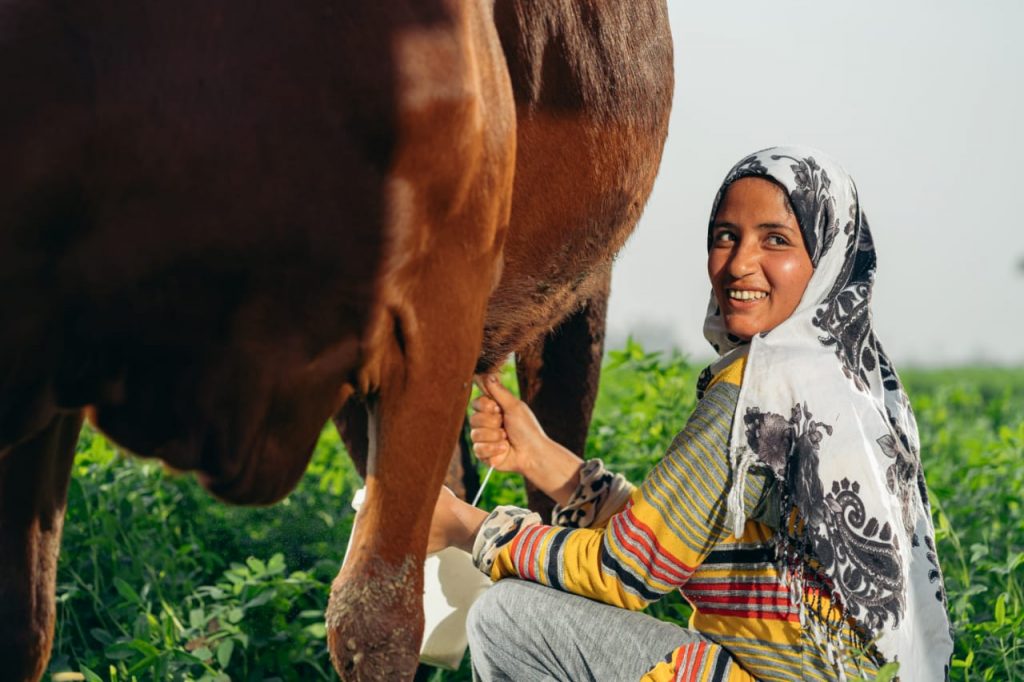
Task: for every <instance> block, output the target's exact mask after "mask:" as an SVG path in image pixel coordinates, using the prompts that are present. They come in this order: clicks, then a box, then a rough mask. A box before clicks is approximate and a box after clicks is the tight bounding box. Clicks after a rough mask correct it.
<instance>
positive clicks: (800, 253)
mask: <svg viewBox="0 0 1024 682" xmlns="http://www.w3.org/2000/svg"><path fill="white" fill-rule="evenodd" d="M813 271H814V268H813V267H812V266H811V259H810V257H809V256H808V255H807V249H806V248H805V247H804V238H803V235H802V234H801V233H800V226H799V224H798V223H797V220H796V216H794V215H793V212H792V209H791V208H790V205H789V200H788V199H787V198H786V195H785V193H784V192H783V190H782V189H781V188H780V187H779V186H777V185H776V184H774V183H773V182H770V181H768V180H764V179H761V178H743V179H741V180H737V181H736V182H734V183H732V184H731V185H730V186H729V189H728V190H727V192H726V194H725V197H723V199H722V202H721V204H720V206H719V208H718V213H717V214H716V215H715V220H714V222H713V224H712V241H711V250H710V251H709V253H708V275H709V276H710V277H711V286H712V289H713V290H714V292H715V298H716V299H717V301H718V304H719V307H720V308H721V310H722V314H723V315H724V316H725V324H726V328H727V329H728V330H729V331H730V332H732V333H733V334H735V335H736V336H739V337H741V338H743V339H749V338H750V337H752V336H753V335H755V334H758V333H760V332H764V331H769V330H771V329H774V328H775V327H776V326H777V325H778V324H780V323H781V322H783V321H784V320H785V319H786V318H788V317H789V316H790V315H791V314H792V313H793V311H794V310H796V307H797V305H798V304H799V303H800V298H801V297H802V296H803V293H804V289H806V288H807V282H808V281H810V279H811V273H812V272H813ZM730 292H757V293H755V294H751V293H747V294H739V295H741V296H751V295H757V296H760V295H761V294H764V295H763V296H762V297H761V298H759V299H757V300H753V299H751V300H736V299H735V298H732V297H730ZM478 384H479V386H480V388H481V389H482V390H483V393H484V395H482V396H480V397H479V398H477V399H476V400H474V401H473V415H472V416H471V417H470V420H469V421H470V425H471V426H472V431H471V434H470V436H471V438H472V441H473V450H474V452H475V453H476V456H477V458H478V459H479V460H480V461H481V462H483V463H484V464H487V465H490V466H493V467H494V468H495V469H497V470H498V471H510V472H515V473H520V474H522V475H524V476H526V478H528V479H529V480H530V481H531V482H533V484H534V485H536V486H537V487H538V488H539V489H540V490H542V491H543V492H544V493H545V494H547V495H548V496H549V497H551V498H552V499H554V500H555V501H556V502H558V503H559V504H564V503H565V502H566V501H568V499H569V496H570V495H571V494H572V492H573V491H574V490H575V489H576V487H577V486H578V485H579V471H580V467H581V466H582V465H583V460H581V459H580V458H579V457H577V456H576V455H575V454H574V453H573V452H571V451H569V450H567V449H566V448H564V447H562V446H561V445H559V444H558V443H556V442H555V441H553V440H551V438H549V437H548V436H547V434H545V433H544V430H543V429H542V428H541V426H540V424H539V423H538V422H537V419H536V418H535V417H534V415H533V412H531V411H530V408H529V406H528V405H527V404H526V403H524V402H522V401H521V400H519V399H518V398H517V397H516V396H515V395H513V394H512V393H511V392H510V391H509V390H508V389H506V388H505V387H504V386H502V385H501V382H500V380H499V379H498V376H497V375H489V376H486V377H479V378H478ZM486 518H487V512H485V511H483V510H482V509H477V508H476V507H472V506H470V505H469V504H467V503H465V502H463V501H462V500H460V499H459V498H457V497H455V495H454V494H452V492H451V491H450V490H448V489H447V488H445V489H443V490H442V491H441V495H440V498H439V499H438V502H437V506H436V507H435V509H434V520H433V523H432V524H431V528H430V540H429V544H428V551H432V552H433V551H437V550H439V549H442V548H444V547H448V546H455V547H459V548H461V549H464V550H466V551H470V550H471V549H472V546H473V540H474V538H475V537H476V534H477V531H478V530H479V528H480V526H481V524H482V523H483V522H484V520H485V519H486Z"/></svg>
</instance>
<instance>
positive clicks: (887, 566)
mask: <svg viewBox="0 0 1024 682" xmlns="http://www.w3.org/2000/svg"><path fill="white" fill-rule="evenodd" d="M825 509H826V510H827V511H826V513H825V514H824V518H825V533H819V530H818V529H812V530H811V532H812V546H813V548H814V554H815V556H816V557H817V559H818V561H820V562H821V565H822V566H823V567H824V568H825V570H826V572H827V573H828V575H831V576H833V579H834V580H835V582H836V584H837V586H838V587H839V588H840V593H841V594H842V595H843V597H844V599H845V605H846V608H847V610H848V611H847V612H848V614H849V615H851V616H853V617H854V618H856V619H857V620H858V621H860V622H861V623H863V624H864V625H866V626H867V627H868V628H869V629H870V630H871V631H873V632H878V631H880V630H882V629H883V628H885V627H892V628H895V627H896V626H897V625H899V623H900V620H901V619H902V618H903V613H904V612H905V611H906V608H907V604H906V601H905V597H904V595H905V588H906V585H905V580H906V578H905V576H904V575H903V568H902V566H901V565H900V558H899V539H898V536H897V535H896V534H895V533H893V529H892V528H891V527H890V525H889V523H888V522H886V523H882V524H879V522H878V520H877V519H875V518H874V517H868V516H867V515H866V514H865V512H864V501H863V500H862V499H861V497H860V484H859V483H857V482H856V481H850V480H849V479H847V478H844V479H843V480H841V481H833V482H832V490H831V491H830V492H829V493H828V494H827V495H826V496H825Z"/></svg>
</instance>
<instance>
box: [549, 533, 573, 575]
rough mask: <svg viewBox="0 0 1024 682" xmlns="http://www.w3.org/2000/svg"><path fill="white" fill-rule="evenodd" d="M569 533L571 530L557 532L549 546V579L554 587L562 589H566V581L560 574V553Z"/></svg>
mask: <svg viewBox="0 0 1024 682" xmlns="http://www.w3.org/2000/svg"><path fill="white" fill-rule="evenodd" d="M568 535H569V531H567V530H566V531H559V532H557V533H555V537H554V538H553V539H552V540H551V547H549V548H548V569H547V570H548V581H549V582H550V583H551V585H552V586H553V587H557V588H558V589H560V590H564V589H565V583H564V582H562V576H561V575H559V574H558V553H559V552H560V551H562V545H564V544H565V538H566V537H567V536H568Z"/></svg>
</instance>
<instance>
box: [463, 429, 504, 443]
mask: <svg viewBox="0 0 1024 682" xmlns="http://www.w3.org/2000/svg"><path fill="white" fill-rule="evenodd" d="M469 438H470V440H472V441H473V442H474V443H500V442H501V441H503V440H508V434H506V433H505V430H504V429H488V428H480V429H470V430H469Z"/></svg>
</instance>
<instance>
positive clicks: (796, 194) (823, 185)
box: [771, 154, 839, 267]
mask: <svg viewBox="0 0 1024 682" xmlns="http://www.w3.org/2000/svg"><path fill="white" fill-rule="evenodd" d="M771 158H772V160H774V161H778V160H780V159H789V160H790V161H792V162H793V164H792V165H791V166H790V170H792V171H793V178H794V182H795V183H796V187H795V188H794V189H792V190H791V191H790V192H789V202H790V203H791V204H792V205H793V211H794V212H795V213H796V218H797V221H798V222H799V223H800V228H801V229H800V231H801V232H802V233H803V237H804V242H805V243H806V245H807V253H808V254H810V256H811V263H812V264H813V265H814V266H815V267H817V266H818V262H819V261H821V257H822V256H824V255H825V252H826V251H828V250H829V249H830V248H831V247H832V242H834V241H835V238H836V236H837V235H838V234H839V218H838V217H837V216H836V214H835V213H836V200H835V197H833V196H832V192H830V191H829V189H830V188H831V186H832V181H831V180H830V179H829V177H828V173H827V172H826V171H825V170H824V169H823V168H822V167H821V166H819V165H818V162H817V161H815V160H814V157H813V156H808V157H805V158H802V159H800V158H796V157H794V156H787V155H785V154H772V157H771Z"/></svg>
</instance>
